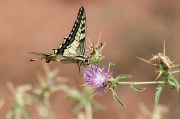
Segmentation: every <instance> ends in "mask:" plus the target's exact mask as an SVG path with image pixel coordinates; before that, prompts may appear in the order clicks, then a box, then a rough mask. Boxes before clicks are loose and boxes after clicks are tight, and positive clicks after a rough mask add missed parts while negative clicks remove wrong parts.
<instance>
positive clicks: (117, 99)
mask: <svg viewBox="0 0 180 119" xmlns="http://www.w3.org/2000/svg"><path fill="white" fill-rule="evenodd" d="M112 92H113V93H112V95H113V97H114V99H115V100H116V101H117V102H118V103H119V104H120V105H121V106H124V107H126V106H125V105H124V104H123V103H122V102H121V101H120V100H119V98H118V96H117V95H116V93H115V90H114V89H112Z"/></svg>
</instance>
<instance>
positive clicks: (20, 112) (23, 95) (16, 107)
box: [5, 81, 37, 119]
mask: <svg viewBox="0 0 180 119" xmlns="http://www.w3.org/2000/svg"><path fill="white" fill-rule="evenodd" d="M7 85H8V87H9V89H10V91H11V93H12V94H13V107H12V108H11V109H10V110H9V111H8V112H7V114H6V117H5V118H6V119H21V117H22V116H24V117H25V118H26V119H32V116H31V115H30V113H29V112H28V110H27V109H26V106H27V105H32V104H33V103H34V102H36V101H37V99H36V98H35V97H34V96H32V95H30V94H28V93H27V91H30V90H31V88H32V86H31V85H29V84H27V85H22V86H18V87H17V88H15V87H14V85H13V84H12V83H11V82H10V81H8V82H7Z"/></svg>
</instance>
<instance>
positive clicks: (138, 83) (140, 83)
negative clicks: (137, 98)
mask: <svg viewBox="0 0 180 119" xmlns="http://www.w3.org/2000/svg"><path fill="white" fill-rule="evenodd" d="M165 83H166V82H165V81H150V82H116V84H129V85H130V84H134V85H142V84H143V85H144V84H165Z"/></svg>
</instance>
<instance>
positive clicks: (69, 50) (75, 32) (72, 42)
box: [53, 7, 86, 57]
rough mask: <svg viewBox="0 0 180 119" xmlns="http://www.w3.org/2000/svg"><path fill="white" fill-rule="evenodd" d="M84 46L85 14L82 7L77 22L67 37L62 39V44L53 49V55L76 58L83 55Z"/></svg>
mask: <svg viewBox="0 0 180 119" xmlns="http://www.w3.org/2000/svg"><path fill="white" fill-rule="evenodd" d="M85 45H86V14H85V10H84V8H83V7H81V8H80V9H79V12H78V16H77V20H76V21H75V23H74V26H73V28H72V30H71V32H70V34H69V35H68V37H65V38H64V42H63V43H62V44H60V45H59V47H58V49H53V50H54V54H56V55H61V56H66V57H76V56H82V55H84V53H85Z"/></svg>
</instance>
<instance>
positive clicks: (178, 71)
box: [171, 69, 180, 74]
mask: <svg viewBox="0 0 180 119" xmlns="http://www.w3.org/2000/svg"><path fill="white" fill-rule="evenodd" d="M175 73H180V69H178V70H174V71H172V72H171V74H175Z"/></svg>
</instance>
